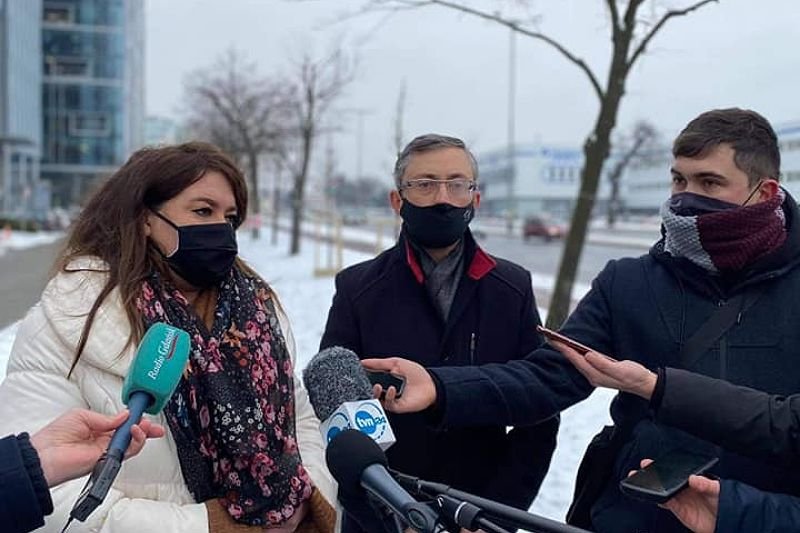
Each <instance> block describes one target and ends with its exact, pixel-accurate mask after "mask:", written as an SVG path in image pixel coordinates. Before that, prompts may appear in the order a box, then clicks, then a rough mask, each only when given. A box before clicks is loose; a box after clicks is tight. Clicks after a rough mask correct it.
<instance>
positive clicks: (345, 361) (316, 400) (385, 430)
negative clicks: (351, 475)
mask: <svg viewBox="0 0 800 533" xmlns="http://www.w3.org/2000/svg"><path fill="white" fill-rule="evenodd" d="M303 383H304V384H305V387H306V389H307V390H308V399H309V400H310V401H311V406H312V407H313V408H314V413H315V414H316V415H317V418H319V419H320V420H321V421H322V423H321V424H320V431H321V432H322V438H323V439H324V440H325V442H326V444H330V442H331V441H332V440H333V438H334V437H335V436H336V435H338V434H339V433H340V432H342V431H344V430H347V429H357V430H358V431H361V432H362V433H364V434H365V435H367V436H369V437H370V438H371V439H372V440H374V441H375V442H376V443H377V444H378V446H380V448H381V449H382V450H386V449H387V448H389V446H391V445H392V444H394V443H395V437H394V432H393V431H392V427H391V426H390V425H389V420H388V418H387V417H386V412H385V411H384V410H383V406H381V403H380V402H379V401H378V400H376V399H374V398H373V397H372V383H370V381H369V378H368V377H367V373H366V372H365V371H364V367H362V366H361V361H360V360H359V359H358V356H357V355H356V354H355V353H354V352H353V351H351V350H348V349H347V348H342V347H341V346H333V347H330V348H325V349H324V350H321V351H320V352H319V353H318V354H317V355H315V356H314V357H313V358H312V359H311V361H310V362H309V363H308V366H306V368H305V370H304V371H303Z"/></svg>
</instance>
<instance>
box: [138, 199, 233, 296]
mask: <svg viewBox="0 0 800 533" xmlns="http://www.w3.org/2000/svg"><path fill="white" fill-rule="evenodd" d="M153 213H154V214H155V215H156V216H157V217H158V218H160V219H161V220H163V221H164V222H166V223H167V224H169V225H170V226H172V227H173V228H175V229H176V230H177V232H178V247H177V249H176V250H175V251H174V252H172V253H171V254H170V255H165V256H164V258H165V259H166V260H167V263H168V264H169V266H170V268H172V270H174V271H175V272H176V273H177V274H178V275H179V276H180V277H182V278H183V279H185V280H186V281H188V282H189V283H191V284H192V285H194V286H195V287H197V288H200V289H204V288H207V287H211V286H212V285H216V284H218V283H219V282H220V281H222V280H223V279H224V278H225V276H226V275H227V274H228V272H230V270H231V267H233V261H234V260H235V259H236V254H237V252H238V247H237V246H236V230H235V229H234V227H233V226H232V225H231V224H229V223H227V222H222V223H219V224H194V225H190V226H178V225H176V224H175V223H174V222H172V221H171V220H169V219H168V218H167V217H165V216H164V215H162V214H161V213H157V212H156V211H153ZM156 249H158V247H156ZM162 255H163V254H162Z"/></svg>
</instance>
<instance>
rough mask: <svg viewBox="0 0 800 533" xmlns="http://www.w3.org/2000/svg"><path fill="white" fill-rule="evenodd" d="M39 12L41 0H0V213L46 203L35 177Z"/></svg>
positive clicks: (24, 211)
mask: <svg viewBox="0 0 800 533" xmlns="http://www.w3.org/2000/svg"><path fill="white" fill-rule="evenodd" d="M41 17H42V2H41V0H29V1H28V0H25V1H20V0H0V216H4V217H27V216H30V215H31V214H33V212H35V211H42V210H46V209H47V207H48V206H47V194H42V193H43V192H44V193H46V190H45V191H43V190H42V189H43V187H42V184H41V183H40V182H39V157H40V153H41V147H42V133H41V124H42V105H41V99H40V94H41V82H42V73H41V68H40V65H41V57H42V56H41V50H42V47H41V45H42V41H41V35H42V34H41ZM45 189H46V188H45Z"/></svg>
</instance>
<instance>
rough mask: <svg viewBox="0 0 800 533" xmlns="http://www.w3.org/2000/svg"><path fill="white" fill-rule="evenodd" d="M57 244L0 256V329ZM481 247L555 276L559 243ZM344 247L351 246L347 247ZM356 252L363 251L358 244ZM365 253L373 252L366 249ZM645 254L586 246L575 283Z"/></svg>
mask: <svg viewBox="0 0 800 533" xmlns="http://www.w3.org/2000/svg"><path fill="white" fill-rule="evenodd" d="M61 244H62V243H61V242H60V241H59V242H56V243H53V244H47V245H42V246H36V247H34V248H29V249H24V250H13V251H9V252H7V253H6V254H4V255H0V272H3V275H2V276H0V301H2V305H0V329H2V328H4V327H6V326H8V325H9V324H12V323H13V322H15V321H17V320H19V319H20V318H22V317H23V316H24V315H25V313H26V312H27V310H28V309H29V308H30V307H31V306H32V305H33V304H34V303H36V302H37V301H38V299H39V295H40V294H41V292H42V289H44V286H45V284H46V283H47V279H48V275H49V273H50V269H51V267H52V265H53V261H54V260H55V257H56V254H57V253H58V250H59V247H60V246H61ZM480 244H481V246H483V247H484V248H485V249H486V251H488V252H489V253H490V254H493V255H497V256H499V257H502V258H505V259H508V260H510V261H514V262H515V263H518V264H520V265H522V266H524V267H525V268H527V269H528V270H530V271H531V273H532V274H533V275H534V277H536V276H537V275H539V276H555V274H556V271H557V269H558V263H559V261H560V260H561V248H562V246H563V241H561V240H554V241H551V242H545V241H544V239H539V238H532V239H530V240H528V241H523V240H522V239H521V238H519V237H507V236H501V235H495V234H492V235H489V236H488V237H485V238H483V239H481V240H480ZM347 246H348V247H351V246H352V243H349V242H348V243H347ZM360 248H362V249H363V248H364V245H363V243H362V245H361V247H360ZM367 248H369V251H372V250H373V249H374V248H373V247H372V246H371V245H370V246H369V247H367ZM643 253H646V250H644V249H642V248H631V247H622V246H610V245H598V244H587V245H586V246H585V247H584V251H583V257H582V259H581V264H580V267H579V269H578V280H577V281H578V282H579V283H583V284H588V283H590V282H591V280H592V279H593V278H594V277H595V276H596V275H597V273H598V272H600V270H601V269H602V268H603V266H605V264H606V263H607V262H608V261H609V260H610V259H616V258H619V257H625V256H637V255H641V254H643ZM536 297H537V302H538V304H539V305H540V306H542V307H547V305H548V304H549V294H547V291H543V290H541V289H539V288H537V290H536Z"/></svg>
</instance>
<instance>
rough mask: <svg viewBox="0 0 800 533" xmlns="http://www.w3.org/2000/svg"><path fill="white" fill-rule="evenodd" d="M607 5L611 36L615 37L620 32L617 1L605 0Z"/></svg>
mask: <svg viewBox="0 0 800 533" xmlns="http://www.w3.org/2000/svg"><path fill="white" fill-rule="evenodd" d="M606 4H608V12H609V14H610V15H611V30H612V34H613V35H616V34H617V32H618V31H619V30H620V27H619V9H617V0H606Z"/></svg>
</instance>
